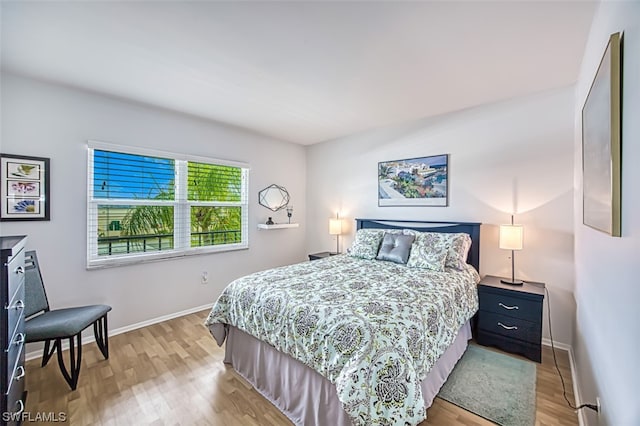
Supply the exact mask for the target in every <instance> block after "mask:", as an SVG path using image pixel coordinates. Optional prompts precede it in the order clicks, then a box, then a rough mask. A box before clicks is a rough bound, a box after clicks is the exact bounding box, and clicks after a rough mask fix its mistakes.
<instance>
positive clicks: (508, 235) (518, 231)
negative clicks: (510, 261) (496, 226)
mask: <svg viewBox="0 0 640 426" xmlns="http://www.w3.org/2000/svg"><path fill="white" fill-rule="evenodd" d="M523 236H524V232H523V228H522V225H500V248H501V249H504V250H522V242H523V241H522V240H523Z"/></svg>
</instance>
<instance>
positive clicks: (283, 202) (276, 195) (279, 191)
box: [258, 184, 289, 212]
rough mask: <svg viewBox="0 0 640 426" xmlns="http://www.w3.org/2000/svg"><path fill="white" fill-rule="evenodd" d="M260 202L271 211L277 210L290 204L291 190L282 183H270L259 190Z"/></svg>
mask: <svg viewBox="0 0 640 426" xmlns="http://www.w3.org/2000/svg"><path fill="white" fill-rule="evenodd" d="M258 203H259V204H260V205H261V206H262V207H266V208H268V209H269V210H271V211H274V212H277V211H278V210H282V209H284V208H285V207H287V205H288V204H289V192H287V189H286V188H284V187H282V186H280V185H275V184H273V185H269V186H267V187H266V188H265V189H263V190H262V191H260V192H258Z"/></svg>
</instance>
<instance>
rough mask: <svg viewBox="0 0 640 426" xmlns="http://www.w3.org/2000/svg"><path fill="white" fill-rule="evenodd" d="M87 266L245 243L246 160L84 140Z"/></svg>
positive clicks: (246, 232)
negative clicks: (86, 156)
mask: <svg viewBox="0 0 640 426" xmlns="http://www.w3.org/2000/svg"><path fill="white" fill-rule="evenodd" d="M88 170H89V185H88V243H87V252H88V255H87V267H88V268H96V267H102V266H111V265H118V264H126V263H132V262H140V261H145V260H153V259H158V258H168V257H176V256H184V255H188V254H196V253H203V252H214V251H227V250H236V249H244V248H247V247H248V238H247V237H248V231H247V230H248V227H247V223H248V219H247V218H248V197H247V188H248V182H247V181H248V175H249V168H248V165H246V164H243V163H236V162H230V161H222V160H214V159H210V158H202V157H192V156H186V155H179V154H171V153H167V152H160V151H152V150H145V149H135V148H125V147H121V146H116V145H111V144H104V143H99V142H90V143H89V167H88Z"/></svg>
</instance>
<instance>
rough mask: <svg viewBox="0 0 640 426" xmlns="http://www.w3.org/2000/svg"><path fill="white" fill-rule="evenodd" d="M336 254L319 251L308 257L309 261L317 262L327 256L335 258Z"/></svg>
mask: <svg viewBox="0 0 640 426" xmlns="http://www.w3.org/2000/svg"><path fill="white" fill-rule="evenodd" d="M336 254H338V253H333V252H329V251H321V252H320V253H313V254H310V255H309V260H318V259H322V258H325V257H329V256H335V255H336Z"/></svg>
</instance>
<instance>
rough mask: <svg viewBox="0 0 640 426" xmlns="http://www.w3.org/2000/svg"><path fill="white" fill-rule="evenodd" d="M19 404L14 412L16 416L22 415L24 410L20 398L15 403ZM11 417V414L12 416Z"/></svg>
mask: <svg viewBox="0 0 640 426" xmlns="http://www.w3.org/2000/svg"><path fill="white" fill-rule="evenodd" d="M18 404H20V409H19V410H18V412H17V413H16V414H15V416H16V417H18V418H20V416H21V415H22V413H23V412H24V402H22V400H21V399H19V400H17V401H16V405H18ZM12 417H13V416H12Z"/></svg>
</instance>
